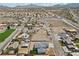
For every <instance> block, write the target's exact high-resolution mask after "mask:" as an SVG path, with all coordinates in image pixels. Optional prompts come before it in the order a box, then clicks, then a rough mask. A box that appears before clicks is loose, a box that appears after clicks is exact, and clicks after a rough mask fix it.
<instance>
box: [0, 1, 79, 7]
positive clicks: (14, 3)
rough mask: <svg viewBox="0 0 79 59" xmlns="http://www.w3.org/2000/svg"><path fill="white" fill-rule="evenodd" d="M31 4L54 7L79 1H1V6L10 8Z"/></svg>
mask: <svg viewBox="0 0 79 59" xmlns="http://www.w3.org/2000/svg"><path fill="white" fill-rule="evenodd" d="M18 3H19V4H18ZM29 3H37V5H41V6H52V5H55V4H58V3H64V4H66V3H79V0H0V5H4V6H9V7H15V6H17V5H28V4H29ZM39 3H43V4H39ZM45 3H47V4H45ZM50 3H51V4H50Z"/></svg>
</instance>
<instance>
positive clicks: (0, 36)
mask: <svg viewBox="0 0 79 59" xmlns="http://www.w3.org/2000/svg"><path fill="white" fill-rule="evenodd" d="M13 31H14V29H9V30H8V29H7V30H5V31H4V32H2V33H0V42H2V41H4V40H5V39H6V38H7V37H8V36H10V34H11V33H12V32H13Z"/></svg>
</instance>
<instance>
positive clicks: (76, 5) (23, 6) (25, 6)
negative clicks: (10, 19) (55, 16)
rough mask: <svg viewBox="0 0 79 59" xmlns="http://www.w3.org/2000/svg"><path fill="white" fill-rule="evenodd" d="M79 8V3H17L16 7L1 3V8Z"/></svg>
mask: <svg viewBox="0 0 79 59" xmlns="http://www.w3.org/2000/svg"><path fill="white" fill-rule="evenodd" d="M49 7H50V8H79V3H66V4H64V3H58V4H52V3H49V5H45V4H43V5H42V4H27V5H17V6H15V7H9V6H4V5H0V8H49Z"/></svg>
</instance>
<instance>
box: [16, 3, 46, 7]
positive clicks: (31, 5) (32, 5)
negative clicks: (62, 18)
mask: <svg viewBox="0 0 79 59" xmlns="http://www.w3.org/2000/svg"><path fill="white" fill-rule="evenodd" d="M42 7H46V6H39V5H36V4H29V5H22V6H19V5H18V6H16V7H15V8H42Z"/></svg>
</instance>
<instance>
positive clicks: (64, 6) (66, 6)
mask: <svg viewBox="0 0 79 59" xmlns="http://www.w3.org/2000/svg"><path fill="white" fill-rule="evenodd" d="M53 7H54V8H79V3H68V4H57V5H54V6H53Z"/></svg>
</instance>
